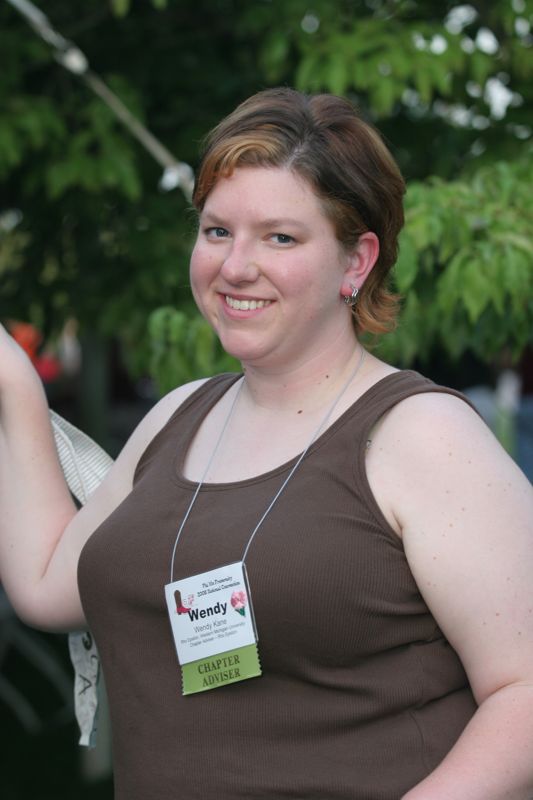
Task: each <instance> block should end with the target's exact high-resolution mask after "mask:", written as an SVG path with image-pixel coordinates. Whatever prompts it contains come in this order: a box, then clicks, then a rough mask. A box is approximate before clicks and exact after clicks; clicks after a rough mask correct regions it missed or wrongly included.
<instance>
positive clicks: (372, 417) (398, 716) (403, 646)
mask: <svg viewBox="0 0 533 800" xmlns="http://www.w3.org/2000/svg"><path fill="white" fill-rule="evenodd" d="M236 379H237V376H235V375H222V376H218V377H217V378H213V379H212V380H210V381H208V382H207V383H205V384H204V385H203V386H202V387H201V388H200V389H199V390H198V391H197V392H196V393H195V394H193V395H192V396H191V397H190V398H189V399H188V400H187V401H186V402H185V403H184V404H183V405H182V407H181V408H180V409H179V410H178V411H177V412H176V413H175V414H174V415H173V416H172V418H171V419H170V420H169V422H168V423H167V425H166V426H165V427H164V428H163V430H162V431H161V432H160V433H159V434H158V435H157V436H156V437H155V439H154V440H153V441H152V442H151V444H150V445H149V446H148V448H147V450H146V451H145V453H144V455H143V456H142V458H141V460H140V462H139V465H138V468H137V471H136V476H135V485H134V489H133V491H132V492H131V494H130V495H129V496H128V497H127V498H126V500H125V501H124V502H123V503H122V505H120V506H119V507H118V508H117V509H116V511H115V512H114V513H113V514H112V515H111V516H110V517H109V518H108V519H107V520H106V521H105V522H104V524H103V525H102V526H101V527H100V528H99V529H98V530H97V531H96V532H95V533H94V534H93V536H92V537H91V538H90V539H89V541H88V543H87V544H86V546H85V548H84V550H83V553H82V556H81V559H80V566H79V583H80V590H81V594H82V599H83V605H84V608H85V611H86V614H87V618H88V621H89V624H90V626H91V629H92V631H93V633H94V635H95V637H96V641H97V644H98V647H99V650H100V654H101V658H102V664H103V669H104V674H105V678H106V686H107V691H108V695H109V700H110V706H111V717H112V728H113V749H114V764H115V788H116V797H117V799H118V800H196V798H198V800H239V799H241V798H242V799H243V800H244V798H246V800H252V799H253V798H270V799H271V800H274V799H279V800H284V799H285V798H287V799H288V798H302V800H311V799H312V798H322V800H341V798H342V799H343V800H344V799H345V800H398V798H399V797H400V796H401V795H402V793H404V792H405V791H407V790H408V789H409V788H410V787H412V786H413V785H415V784H416V783H418V782H419V781H420V780H421V779H422V778H423V777H424V776H425V775H427V774H428V773H429V772H430V771H431V770H432V769H433V768H434V767H435V766H436V765H437V764H438V763H439V761H440V760H441V759H442V758H443V756H444V755H445V754H446V753H447V751H448V750H449V749H450V748H451V746H452V745H453V743H454V742H455V741H456V739H457V738H458V736H459V734H460V732H461V730H462V729H463V728H464V726H465V724H466V723H467V721H468V719H469V718H470V717H471V716H472V714H473V712H474V710H475V703H474V700H473V697H472V694H471V692H470V689H469V687H468V684H467V680H466V676H465V673H464V671H463V668H462V666H461V663H460V661H459V659H458V657H457V655H456V653H455V652H454V650H453V649H452V648H451V646H450V645H449V644H448V642H447V641H446V640H445V639H444V637H443V635H442V633H441V631H440V630H439V628H438V627H437V625H436V623H435V620H434V619H433V617H432V616H431V614H430V612H429V610H428V608H427V606H426V604H425V603H424V601H423V599H422V597H421V596H420V593H419V591H418V588H417V586H416V584H415V582H414V579H413V577H412V575H411V572H410V570H409V567H408V565H407V561H406V558H405V555H404V552H403V548H402V544H401V541H400V540H399V539H398V537H397V536H396V535H395V534H394V532H393V531H392V530H391V528H390V527H389V525H388V524H387V522H386V521H385V519H384V518H383V515H382V514H381V512H380V510H379V507H378V506H377V504H376V502H375V500H374V498H373V495H372V493H371V490H370V487H369V484H368V481H367V478H366V474H365V465H364V464H365V446H366V441H367V439H368V436H369V432H370V430H371V429H372V427H373V425H374V424H375V422H376V421H377V420H378V419H379V418H380V417H381V416H382V414H383V413H385V412H386V411H387V410H388V409H389V408H391V407H392V406H393V405H394V404H396V403H398V402H399V401H401V400H402V399H404V398H406V397H408V396H410V395H412V394H416V393H420V392H425V391H451V390H445V389H441V388H439V387H437V386H435V385H434V384H433V383H431V382H430V381H428V380H426V379H425V378H422V377H421V376H419V375H418V374H417V373H414V372H399V373H396V374H394V375H389V376H388V377H386V378H384V379H383V380H381V381H380V382H379V383H377V384H376V385H375V386H373V387H372V388H371V389H370V390H369V391H368V392H366V394H364V395H363V397H361V398H360V399H359V400H358V401H357V402H356V403H355V404H354V405H353V406H352V407H351V408H349V409H348V410H347V411H346V412H345V413H344V414H343V415H342V416H341V417H340V418H339V419H337V420H336V421H335V422H334V423H333V424H332V425H331V426H330V427H329V428H328V429H327V430H326V431H325V432H324V433H323V434H322V435H321V436H320V437H319V438H318V439H317V440H316V442H315V443H314V444H313V445H312V446H311V448H310V450H309V452H308V454H307V455H306V457H305V459H304V460H303V461H302V463H301V464H300V466H299V467H298V469H297V471H296V473H295V474H294V476H293V477H292V478H291V480H290V482H289V484H288V485H287V487H286V489H285V490H284V492H283V494H282V495H281V497H280V498H279V500H278V501H277V503H276V505H275V507H274V508H273V510H272V512H271V513H270V515H269V516H268V517H267V519H266V520H265V522H264V523H263V525H262V527H261V529H260V531H259V533H258V534H257V536H256V537H255V539H254V542H253V544H252V547H251V548H250V551H249V554H248V557H247V569H248V576H249V579H250V588H251V593H252V598H253V603H254V609H255V616H256V622H257V628H258V633H259V652H260V657H261V663H262V667H263V672H264V674H263V675H262V677H260V678H254V679H251V680H247V681H243V682H242V683H236V684H233V685H230V686H226V687H222V688H218V689H214V690H212V691H208V692H204V693H201V694H196V695H189V696H187V697H183V696H182V695H181V694H180V689H181V677H180V668H179V666H178V663H177V659H176V653H175V650H174V644H173V640H172V636H171V631H170V624H169V621H168V617H167V613H166V609H165V600H164V591H163V587H164V584H165V583H167V582H168V581H169V569H170V558H171V552H172V547H173V545H174V540H175V536H176V530H177V528H178V525H179V523H180V522H181V520H182V519H183V516H184V514H185V511H186V509H187V507H188V505H189V502H190V500H191V497H192V493H193V492H194V489H195V486H196V484H194V483H192V482H190V481H188V480H185V479H184V478H183V477H182V465H183V463H184V459H185V455H186V452H187V449H188V447H189V444H190V442H191V440H192V438H193V436H194V433H195V431H196V430H197V429H198V427H199V425H200V423H201V421H202V420H203V418H204V417H205V415H206V414H207V413H208V411H209V409H210V408H212V407H213V405H214V404H215V403H216V402H217V401H218V399H219V398H220V397H221V396H222V395H223V394H224V392H225V391H227V389H228V388H229V387H230V386H231V384H232V383H233V382H234V381H235V380H236ZM272 435H273V436H275V435H276V432H275V431H272ZM294 463H295V460H294V461H291V462H289V463H288V464H284V465H282V466H280V467H279V468H277V469H274V470H272V471H270V472H268V473H266V474H264V475H260V476H258V477H254V478H251V479H249V480H246V481H239V482H236V483H224V484H206V485H205V486H204V487H203V488H202V489H201V491H200V493H199V495H198V498H197V501H196V503H195V506H194V508H193V511H192V513H191V516H190V518H189V520H188V522H187V524H186V526H185V528H184V531H183V534H182V537H181V539H180V542H179V545H178V549H177V553H176V564H175V572H174V578H175V579H179V578H183V577H185V576H188V575H194V574H196V573H199V572H204V571H206V570H209V569H212V568H214V567H217V566H221V565H224V564H228V563H231V562H234V561H238V560H239V559H240V558H241V556H242V553H243V550H244V547H245V545H246V542H247V541H248V539H249V536H250V533H251V531H252V530H253V528H254V527H255V525H256V523H257V521H258V520H259V518H260V516H261V515H262V513H263V512H264V510H265V509H266V507H267V506H268V504H269V502H270V500H271V499H272V497H273V496H274V494H275V493H276V491H277V490H278V488H279V487H280V485H281V483H282V481H283V479H284V478H285V477H286V475H287V473H288V471H289V469H290V467H291V466H292V465H293V464H294Z"/></svg>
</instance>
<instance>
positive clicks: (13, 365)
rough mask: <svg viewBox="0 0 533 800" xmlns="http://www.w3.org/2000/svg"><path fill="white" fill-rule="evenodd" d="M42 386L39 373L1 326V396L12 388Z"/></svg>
mask: <svg viewBox="0 0 533 800" xmlns="http://www.w3.org/2000/svg"><path fill="white" fill-rule="evenodd" d="M29 384H34V385H35V384H36V385H40V379H39V376H38V375H37V372H36V371H35V369H34V368H33V365H32V363H31V361H30V359H29V357H28V355H27V354H26V352H25V351H24V350H23V349H22V347H20V346H19V345H18V344H17V342H16V341H15V340H14V339H13V337H12V336H11V335H10V334H9V333H8V331H7V330H6V328H5V327H4V326H3V325H2V324H0V396H1V395H2V394H4V393H5V392H6V391H7V390H8V389H9V388H10V387H22V386H24V387H27V386H28V385H29Z"/></svg>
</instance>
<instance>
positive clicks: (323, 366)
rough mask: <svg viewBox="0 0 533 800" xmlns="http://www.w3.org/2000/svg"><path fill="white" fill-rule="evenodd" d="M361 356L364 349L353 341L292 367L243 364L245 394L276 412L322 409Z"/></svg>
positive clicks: (256, 402) (346, 378)
mask: <svg viewBox="0 0 533 800" xmlns="http://www.w3.org/2000/svg"><path fill="white" fill-rule="evenodd" d="M337 344H338V343H337V342H336V343H335V345H337ZM362 355H363V348H362V347H361V345H360V344H359V342H358V341H357V340H356V339H352V340H351V342H350V343H349V344H348V343H347V344H346V346H344V347H338V346H335V347H331V348H329V349H328V351H327V352H325V353H320V354H316V355H314V356H313V357H312V358H310V359H307V360H305V361H302V362H301V363H298V364H296V365H294V364H292V365H291V367H290V368H289V367H287V368H279V369H264V368H261V367H257V366H255V365H243V369H244V375H245V382H244V385H243V394H244V395H245V396H246V397H247V399H248V400H249V401H251V402H252V403H253V404H254V405H255V406H256V407H262V408H265V409H270V410H273V411H277V412H285V411H286V412H294V411H295V410H296V411H299V410H300V409H305V410H306V411H313V410H319V409H321V408H323V406H324V404H325V403H327V402H328V401H329V400H330V399H331V398H333V397H334V396H335V395H336V394H337V393H338V392H339V391H340V389H341V388H342V386H343V385H344V384H345V382H346V381H347V380H348V378H349V376H350V375H351V374H352V373H353V371H354V370H355V368H356V366H357V365H358V364H359V362H360V360H361V357H362Z"/></svg>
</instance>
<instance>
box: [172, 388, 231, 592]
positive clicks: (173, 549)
mask: <svg viewBox="0 0 533 800" xmlns="http://www.w3.org/2000/svg"><path fill="white" fill-rule="evenodd" d="M243 386H244V377H243V378H242V379H241V383H240V386H239V388H238V389H237V392H236V394H235V397H234V398H233V403H232V404H231V408H230V410H229V412H228V415H227V417H226V421H225V422H224V425H223V426H222V430H221V431H220V435H219V437H218V439H217V442H216V444H215V446H214V448H213V452H212V453H211V456H210V458H209V461H208V462H207V466H206V468H205V469H204V472H203V475H202V477H201V478H200V483H199V484H198V486H197V487H196V491H195V492H194V494H193V496H192V500H191V502H190V503H189V508H188V509H187V511H186V512H185V516H184V517H183V520H182V522H181V525H180V526H179V529H178V532H177V534H176V540H175V542H174V547H173V548H172V558H171V560H170V582H171V583H172V581H173V580H174V556H175V555H176V547H177V546H178V542H179V539H180V536H181V532H182V530H183V528H184V527H185V523H186V522H187V520H188V519H189V514H190V513H191V510H192V507H193V505H194V504H195V502H196V498H197V497H198V492H199V491H200V489H201V488H202V486H203V483H204V481H205V476H206V475H207V473H208V472H209V467H210V466H211V464H212V463H213V459H214V458H215V455H216V453H217V450H218V448H219V445H220V442H221V441H222V437H223V436H224V432H225V430H226V428H227V427H228V423H229V421H230V419H231V418H232V416H233V411H234V409H235V405H236V403H237V400H238V398H239V395H240V393H241V389H242V387H243Z"/></svg>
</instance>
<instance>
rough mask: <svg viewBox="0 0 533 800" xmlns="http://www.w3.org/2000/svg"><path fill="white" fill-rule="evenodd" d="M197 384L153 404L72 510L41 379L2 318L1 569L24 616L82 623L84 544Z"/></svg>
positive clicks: (66, 624)
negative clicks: (81, 503)
mask: <svg viewBox="0 0 533 800" xmlns="http://www.w3.org/2000/svg"><path fill="white" fill-rule="evenodd" d="M196 385H197V384H189V385H188V386H184V387H181V388H180V389H177V390H175V391H174V392H172V393H171V394H169V395H167V397H165V398H164V399H163V400H162V401H160V403H158V405H157V406H156V407H155V408H154V409H152V411H151V412H150V413H149V414H148V415H147V416H146V417H145V419H144V420H143V421H142V422H141V424H140V425H139V427H138V428H137V430H136V431H135V433H134V434H133V435H132V437H131V438H130V440H129V441H128V443H127V444H126V446H125V447H124V450H123V451H122V453H121V454H120V456H119V457H118V459H117V460H116V462H115V464H114V465H113V467H112V468H111V470H110V472H109V473H108V475H107V476H106V478H105V480H104V481H103V483H102V485H101V486H100V487H99V488H98V489H97V491H96V492H95V493H94V494H93V495H92V496H91V498H90V499H89V501H88V503H87V504H86V505H85V506H84V507H83V508H82V509H81V510H80V511H77V510H76V507H75V505H74V503H73V501H72V499H71V496H70V492H69V490H68V487H67V485H66V483H65V480H64V478H63V474H62V471H61V467H60V465H59V462H58V458H57V454H56V449H55V443H54V438H53V433H52V429H51V426H50V421H49V412H48V406H47V403H46V398H45V395H44V391H43V388H42V384H41V382H40V380H39V378H38V376H37V375H36V373H35V372H34V370H33V367H32V366H31V364H30V363H29V361H28V359H27V358H26V356H25V354H24V353H23V352H22V351H21V350H20V349H19V348H18V347H17V346H16V345H15V343H14V342H13V340H12V339H11V338H10V337H9V336H8V335H7V333H6V332H5V330H4V329H3V328H2V327H1V326H0V577H1V579H2V582H3V584H4V587H5V589H6V591H7V593H8V596H9V598H10V600H11V602H12V604H13V606H14V608H15V610H16V612H17V613H18V614H19V616H20V617H21V618H22V619H24V620H25V621H26V622H27V623H28V624H30V625H34V626H36V627H43V628H48V629H54V630H69V629H70V630H74V629H77V628H81V627H83V626H84V615H83V610H82V607H81V603H80V598H79V594H78V585H77V565H78V559H79V555H80V552H81V549H82V547H83V545H84V544H85V542H86V541H87V539H88V538H89V536H90V535H91V533H92V532H93V531H94V530H95V529H96V528H97V527H98V525H99V524H100V523H101V522H103V520H104V519H105V518H106V517H107V516H109V514H110V513H111V512H112V511H113V510H114V509H115V508H116V507H117V505H119V503H120V502H122V500H123V499H124V498H125V497H126V495H127V494H128V493H129V492H130V490H131V487H132V479H133V473H134V470H135V466H136V464H137V462H138V460H139V458H140V456H141V454H142V452H143V450H144V449H145V447H146V446H147V444H148V443H149V441H150V440H151V439H152V438H153V436H154V435H155V434H156V433H157V431H158V430H160V428H161V427H162V426H163V425H164V424H165V422H166V421H167V419H168V418H169V416H170V415H171V413H172V412H173V411H174V410H175V408H177V407H178V406H179V404H180V403H181V402H183V400H184V399H185V397H187V396H188V394H190V393H191V392H192V391H193V390H194V388H196Z"/></svg>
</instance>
